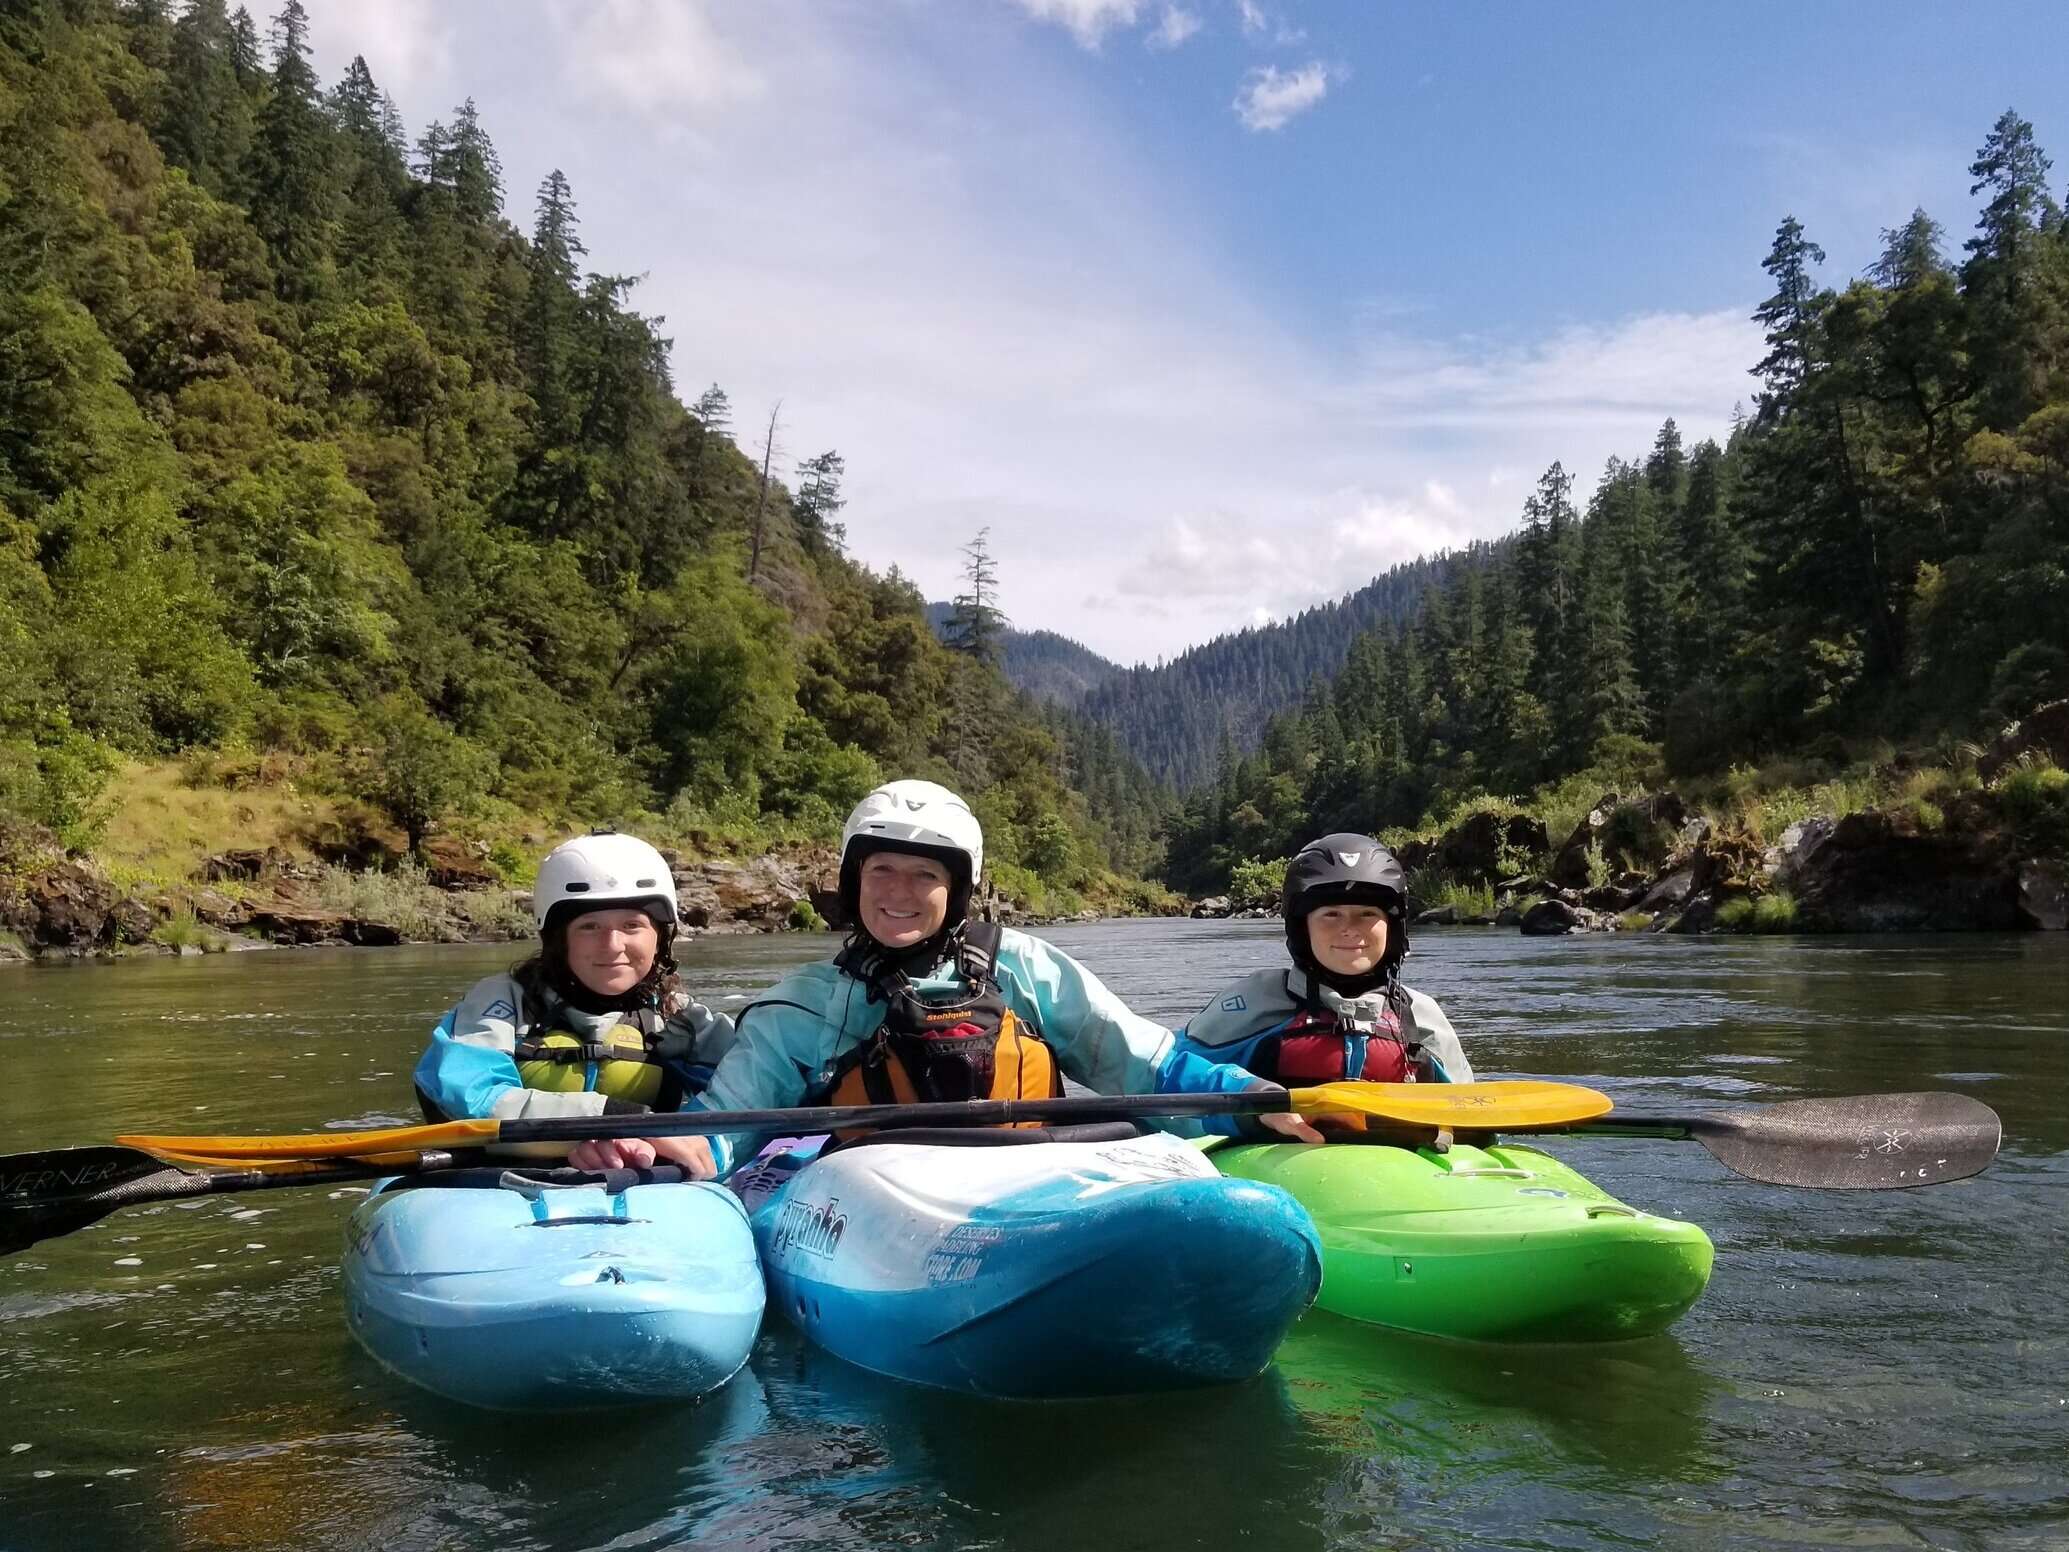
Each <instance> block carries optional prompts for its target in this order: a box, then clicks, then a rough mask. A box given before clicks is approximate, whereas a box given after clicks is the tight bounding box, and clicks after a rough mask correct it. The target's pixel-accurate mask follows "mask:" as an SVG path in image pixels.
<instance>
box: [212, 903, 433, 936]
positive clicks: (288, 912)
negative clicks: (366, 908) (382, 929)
mask: <svg viewBox="0 0 2069 1552" xmlns="http://www.w3.org/2000/svg"><path fill="white" fill-rule="evenodd" d="M351 923H352V918H350V917H348V916H346V915H345V914H344V912H342V911H327V910H324V909H323V908H322V907H320V906H312V905H302V904H300V903H298V902H295V901H290V900H269V901H265V902H263V903H261V904H257V905H254V906H253V907H252V908H251V914H250V915H249V916H248V917H247V918H246V924H247V926H249V927H250V929H251V930H252V931H253V932H257V933H260V934H263V935H264V936H265V937H267V938H269V939H271V940H272V941H273V942H275V943H286V944H293V945H297V946H303V947H306V946H307V945H309V944H312V943H342V942H345V941H346V937H345V932H346V928H347V927H348V926H350V925H351ZM398 941H399V939H398Z"/></svg>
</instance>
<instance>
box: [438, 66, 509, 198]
mask: <svg viewBox="0 0 2069 1552" xmlns="http://www.w3.org/2000/svg"><path fill="white" fill-rule="evenodd" d="M444 153H445V154H444V156H443V158H442V160H441V163H440V173H441V175H442V181H443V182H444V183H445V184H446V186H447V187H449V188H450V189H451V190H452V191H453V199H454V202H455V204H456V205H457V206H458V207H459V212H460V214H461V215H462V216H463V217H465V218H466V219H468V220H470V221H475V222H479V223H481V224H482V225H488V224H489V223H492V222H494V221H495V220H497V219H498V218H499V217H500V216H501V215H502V213H503V163H502V159H501V158H500V157H498V156H497V155H496V148H495V146H494V145H492V144H491V143H490V141H489V136H488V131H487V130H486V129H484V128H482V125H481V115H480V114H479V113H477V112H476V111H475V107H474V99H473V98H472V97H469V98H468V99H467V100H466V101H465V102H463V103H461V104H460V106H459V107H458V108H457V109H455V110H454V112H453V123H452V128H451V129H450V130H448V131H447V133H446V137H445V144H444Z"/></svg>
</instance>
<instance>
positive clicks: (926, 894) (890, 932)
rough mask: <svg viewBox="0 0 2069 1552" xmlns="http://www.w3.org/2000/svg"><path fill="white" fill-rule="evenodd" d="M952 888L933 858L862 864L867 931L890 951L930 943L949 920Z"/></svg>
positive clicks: (883, 855)
mask: <svg viewBox="0 0 2069 1552" xmlns="http://www.w3.org/2000/svg"><path fill="white" fill-rule="evenodd" d="M948 883H949V880H948V869H947V868H945V867H943V866H942V865H941V864H940V863H938V862H936V861H934V860H933V859H932V858H929V857H914V856H911V855H908V854H906V853H904V852H894V851H880V852H877V853H876V854H875V855H873V856H871V857H869V858H867V859H866V860H865V861H864V862H863V864H862V887H861V889H860V891H859V893H860V896H861V899H860V904H861V907H862V930H863V931H864V932H866V933H868V934H869V935H870V936H871V937H872V938H875V939H876V940H877V942H879V943H881V944H883V946H884V947H885V948H888V949H902V948H911V947H912V946H913V945H914V944H915V943H924V942H926V940H927V939H929V938H931V937H933V936H934V934H935V933H937V932H939V931H940V930H941V924H942V923H943V922H945V921H947V920H948Z"/></svg>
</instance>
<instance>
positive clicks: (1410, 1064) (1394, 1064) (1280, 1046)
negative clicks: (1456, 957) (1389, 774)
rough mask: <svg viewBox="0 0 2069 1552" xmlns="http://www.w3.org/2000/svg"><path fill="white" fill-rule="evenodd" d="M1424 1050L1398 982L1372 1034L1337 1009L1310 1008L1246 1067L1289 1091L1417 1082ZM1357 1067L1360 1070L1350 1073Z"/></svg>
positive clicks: (1260, 1048) (1266, 1041)
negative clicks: (1349, 1081)
mask: <svg viewBox="0 0 2069 1552" xmlns="http://www.w3.org/2000/svg"><path fill="white" fill-rule="evenodd" d="M1361 1044H1362V1046H1363V1052H1362V1054H1360V1051H1359V1047H1360V1045H1361ZM1421 1049H1422V1047H1421V1042H1420V1041H1419V1040H1417V1039H1416V1034H1415V1014H1414V1012H1413V1010H1412V1009H1411V1007H1410V1005H1409V993H1408V989H1407V988H1406V987H1405V986H1402V985H1401V984H1400V982H1398V981H1396V982H1395V983H1394V984H1393V985H1392V986H1391V987H1389V988H1388V990H1387V1000H1386V1006H1385V1007H1384V1008H1382V1009H1381V1010H1380V1015H1379V1019H1378V1021H1377V1023H1376V1024H1375V1026H1374V1027H1373V1028H1372V1029H1369V1030H1357V1029H1346V1028H1345V1027H1344V1026H1343V1023H1342V1022H1341V1020H1339V1019H1338V1017H1337V1015H1336V1013H1335V1012H1334V1011H1333V1010H1331V1009H1329V1008H1325V1007H1319V1006H1309V1007H1306V1008H1303V1009H1301V1010H1300V1012H1298V1013H1296V1014H1294V1015H1293V1017H1291V1018H1290V1019H1288V1020H1287V1021H1286V1022H1285V1023H1284V1024H1282V1025H1280V1026H1279V1029H1278V1031H1277V1032H1276V1033H1275V1034H1268V1035H1266V1036H1265V1038H1264V1039H1263V1040H1261V1041H1259V1042H1258V1043H1257V1046H1256V1047H1255V1048H1254V1050H1253V1052H1252V1054H1251V1056H1250V1058H1249V1060H1248V1061H1247V1062H1246V1064H1245V1065H1247V1066H1248V1067H1249V1068H1250V1070H1251V1071H1252V1072H1254V1073H1256V1074H1257V1075H1258V1076H1259V1077H1260V1078H1269V1079H1271V1080H1272V1081H1273V1082H1274V1083H1283V1084H1285V1085H1286V1086H1287V1087H1289V1088H1291V1087H1296V1086H1304V1085H1307V1084H1313V1083H1334V1082H1336V1081H1337V1080H1338V1079H1339V1078H1363V1079H1366V1080H1367V1081H1369V1082H1373V1083H1413V1082H1415V1081H1416V1079H1417V1078H1418V1077H1419V1076H1420V1073H1419V1072H1418V1070H1417V1069H1418V1067H1419V1066H1420V1064H1419V1063H1418V1061H1417V1060H1416V1058H1417V1056H1418V1054H1419V1053H1420V1051H1421ZM1353 1064H1355V1065H1356V1067H1357V1071H1355V1072H1350V1071H1346V1068H1348V1067H1350V1066H1352V1065H1353Z"/></svg>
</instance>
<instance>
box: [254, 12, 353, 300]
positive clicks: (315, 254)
mask: <svg viewBox="0 0 2069 1552" xmlns="http://www.w3.org/2000/svg"><path fill="white" fill-rule="evenodd" d="M308 37H309V15H308V12H307V11H305V10H304V9H303V7H302V0H287V4H286V6H285V7H283V9H282V10H281V12H280V14H279V16H277V17H276V18H274V23H273V73H272V83H271V84H272V90H271V92H270V93H269V94H268V95H267V97H266V100H265V105H264V106H263V107H262V108H260V110H259V121H258V137H257V141H256V144H255V146H254V151H253V176H252V180H251V182H252V200H251V203H252V224H253V225H254V226H255V227H256V228H257V229H258V232H259V235H260V236H261V237H263V238H265V240H266V246H267V248H268V249H270V250H271V252H272V254H273V259H274V264H275V267H276V270H277V272H278V284H279V287H280V289H281V291H282V292H283V293H285V294H286V295H288V296H289V297H291V298H293V299H295V300H298V301H306V300H308V299H310V298H311V297H314V296H316V295H317V294H318V293H320V292H321V291H323V290H324V289H325V288H326V286H327V285H328V284H329V272H330V256H331V248H332V241H333V238H334V235H335V234H334V230H333V226H334V222H335V220H336V207H337V196H336V190H335V185H334V182H333V175H334V171H335V167H334V163H333V160H332V143H331V137H330V134H329V131H328V126H327V125H326V123H325V120H324V114H323V109H322V105H321V104H320V103H319V102H318V100H317V83H316V72H315V71H314V70H312V69H311V68H310V67H309V42H308Z"/></svg>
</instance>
